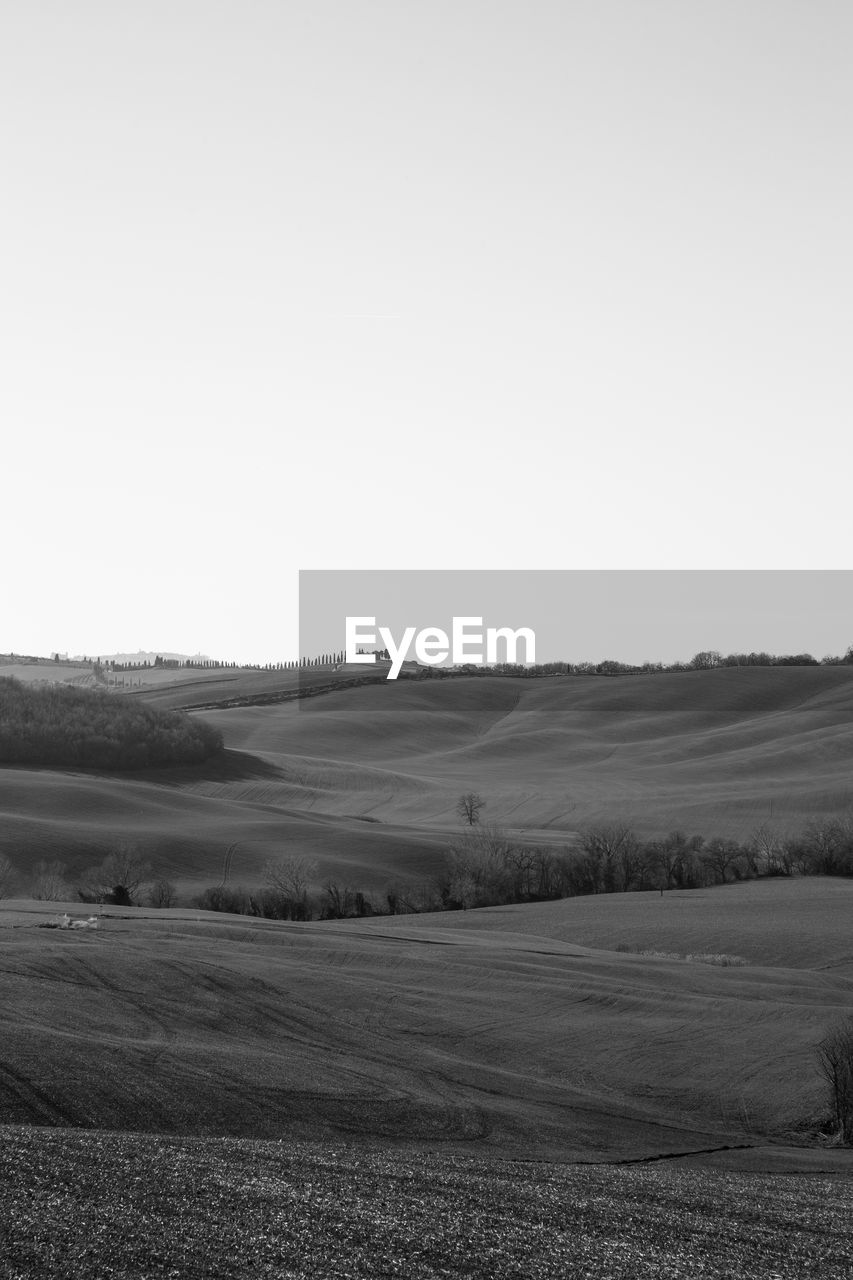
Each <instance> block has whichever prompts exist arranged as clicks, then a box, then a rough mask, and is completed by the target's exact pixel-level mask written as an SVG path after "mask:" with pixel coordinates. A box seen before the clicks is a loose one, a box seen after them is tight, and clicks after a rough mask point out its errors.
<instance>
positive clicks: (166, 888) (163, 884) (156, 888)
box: [148, 877, 178, 907]
mask: <svg viewBox="0 0 853 1280" xmlns="http://www.w3.org/2000/svg"><path fill="white" fill-rule="evenodd" d="M177 896H178V891H177V889H176V888H175V886H174V885H173V884H172V881H171V880H166V879H164V878H163V877H161V878H160V879H159V880H155V881H154V883H153V884H152V886H151V888H150V889H149V890H148V902H149V905H150V906H152V907H173V906H174V905H175V899H176V897H177Z"/></svg>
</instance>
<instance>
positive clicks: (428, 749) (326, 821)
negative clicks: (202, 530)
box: [0, 667, 853, 893]
mask: <svg viewBox="0 0 853 1280" xmlns="http://www.w3.org/2000/svg"><path fill="white" fill-rule="evenodd" d="M328 674H329V673H326V675H328ZM321 675H323V673H321ZM329 678H331V676H329ZM288 682H289V683H288ZM295 684H296V675H295V673H287V672H284V673H275V672H260V673H259V672H244V673H240V672H236V673H227V674H223V673H216V674H215V676H214V677H210V680H209V683H208V679H207V678H204V679H195V678H194V679H193V680H192V681H189V682H183V683H180V682H179V683H178V684H175V685H163V686H162V687H160V688H159V689H151V690H148V691H143V693H142V694H141V695H139V696H143V697H144V698H145V699H146V700H149V701H152V702H153V704H154V705H156V706H160V707H164V708H168V707H170V706H181V705H183V704H185V703H186V702H187V701H193V700H194V701H195V702H198V700H199V698H200V697H201V694H202V692H204V696H205V697H207V696H210V697H214V696H215V698H219V699H221V698H223V697H227V699H229V700H233V698H232V695H233V696H234V697H237V696H238V695H239V698H242V699H244V700H245V699H247V698H254V697H268V696H269V697H275V696H278V695H281V696H285V695H287V696H289V695H290V693H292V692H293V690H294V688H295ZM291 686H292V687H291ZM235 691H236V692H235ZM194 714H198V715H200V716H202V717H203V718H205V719H207V720H209V721H210V722H211V723H212V724H214V725H215V726H216V727H217V728H219V729H221V730H222V733H223V735H224V738H225V742H226V746H227V747H228V748H229V749H230V750H229V752H228V753H227V755H226V758H225V760H224V761H219V762H216V763H215V764H213V763H212V764H211V765H210V766H205V767H200V768H196V769H184V770H173V771H170V772H167V773H166V772H160V773H156V772H148V773H140V774H136V775H134V776H133V777H132V778H115V777H110V776H107V775H104V774H95V773H88V774H80V773H71V772H69V771H61V770H48V769H41V770H39V769H29V770H28V769H8V768H7V769H3V770H2V771H0V852H3V853H5V854H6V855H7V856H8V857H9V858H10V859H11V860H12V861H13V863H15V864H16V865H17V866H18V867H19V868H20V871H21V875H22V877H23V881H24V883H23V884H22V887H24V885H25V883H26V876H27V874H28V868H29V867H30V866H31V864H32V862H33V861H34V860H37V859H39V858H44V857H49V858H59V859H60V860H62V861H64V862H67V863H68V865H69V873H70V874H73V873H76V872H78V871H79V870H80V869H81V868H82V867H83V866H85V865H89V864H91V862H92V861H98V860H99V858H101V857H103V856H104V855H105V854H106V853H107V852H109V851H110V849H111V848H112V847H114V845H115V843H116V842H117V841H119V840H126V841H130V842H131V843H133V844H134V845H135V846H137V847H138V848H139V849H140V851H141V852H142V853H143V854H144V855H145V856H147V857H149V858H150V859H152V860H153V861H154V862H155V863H156V864H157V866H158V869H159V870H160V871H161V872H162V873H163V874H166V875H168V876H169V877H170V878H171V879H173V880H176V881H177V882H178V884H179V886H180V887H181V888H182V889H183V890H184V891H185V892H188V893H189V892H195V891H197V890H198V888H200V887H203V886H204V885H207V884H210V883H213V882H215V881H216V878H217V876H218V873H219V869H220V868H221V866H222V861H223V858H224V855H225V851H226V849H227V848H228V847H229V846H234V845H236V846H237V847H236V849H235V850H234V853H233V857H232V867H233V871H232V878H233V880H234V881H236V882H240V881H245V882H248V883H252V882H256V881H257V880H258V878H259V877H260V875H261V872H262V868H263V865H264V863H265V861H266V860H267V859H268V858H270V857H276V856H281V855H282V854H283V853H288V854H304V855H307V856H309V857H312V858H315V859H316V860H317V861H318V864H319V867H318V879H319V880H320V881H322V880H323V879H325V878H326V877H327V876H332V877H333V878H336V879H337V878H344V879H346V880H347V882H348V883H350V884H351V885H353V886H355V887H358V888H362V889H365V890H368V891H373V892H381V891H382V890H383V889H385V888H386V887H387V886H388V885H389V882H391V881H392V880H395V879H402V880H408V881H413V880H419V879H423V878H424V877H426V876H428V875H430V874H431V872H432V871H433V870H434V868H435V867H436V864H437V861H438V860H439V859H440V857H441V853H442V850H443V849H444V848H445V847H446V845H447V843H448V841H449V840H450V839H451V838H452V837H453V835H454V834H455V833H457V832H458V822H457V819H456V817H455V814H454V807H455V803H456V800H457V798H458V796H459V793H460V792H461V791H463V790H469V789H471V790H475V791H478V792H479V793H480V794H481V795H482V796H483V797H484V799H485V800H486V809H485V810H484V817H485V818H486V819H487V820H488V821H490V822H495V823H499V824H503V825H505V826H506V827H507V828H508V829H509V830H510V831H511V832H512V833H513V834H514V836H515V837H516V838H517V839H519V840H521V841H525V842H528V843H550V844H553V845H556V846H562V845H565V844H566V843H567V842H570V841H571V840H572V839H573V838H574V837H575V834H576V832H577V830H578V829H579V828H580V827H582V826H584V825H587V824H593V823H596V822H601V821H604V820H612V819H619V820H622V821H626V822H629V823H631V824H633V825H634V826H635V827H636V829H637V830H638V832H639V833H640V834H645V835H653V834H660V833H664V832H666V831H668V830H671V829H673V828H675V827H681V828H683V829H686V830H687V831H689V832H698V833H700V834H703V835H705V836H710V835H713V834H723V835H725V834H728V835H732V836H735V837H738V838H746V837H747V836H748V835H749V833H750V832H751V831H753V830H754V829H755V828H756V827H757V826H759V825H760V824H765V825H770V826H771V827H772V828H773V829H774V830H776V831H777V832H778V833H780V834H784V833H786V832H787V831H791V830H796V829H798V828H799V827H801V826H802V825H803V824H804V823H805V822H806V821H808V820H809V819H810V818H812V817H815V816H821V817H822V816H825V815H828V814H839V813H845V812H849V811H850V807H851V802H853V783H851V772H850V764H851V760H853V668H849V667H815V668H781V667H780V668H748V669H740V670H738V669H726V670H720V671H705V672H687V673H679V674H673V675H666V676H646V677H622V678H619V679H607V678H605V677H577V678H563V679H549V680H515V679H505V680H502V679H495V678H482V679H481V678H471V679H458V680H456V679H454V680H444V681H440V680H437V681H402V682H398V683H396V684H391V683H388V682H381V683H378V684H373V685H369V686H364V687H358V688H349V689H344V690H338V691H335V692H330V693H326V694H323V695H322V696H319V697H312V698H308V699H304V700H301V701H296V700H290V701H286V702H283V703H280V704H276V705H238V706H232V707H229V708H227V709H220V710H208V711H200V712H197V713H194Z"/></svg>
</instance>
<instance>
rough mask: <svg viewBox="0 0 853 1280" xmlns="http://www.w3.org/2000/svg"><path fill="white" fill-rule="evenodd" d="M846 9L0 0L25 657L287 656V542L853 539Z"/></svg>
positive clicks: (796, 550)
mask: <svg viewBox="0 0 853 1280" xmlns="http://www.w3.org/2000/svg"><path fill="white" fill-rule="evenodd" d="M851 37H853V8H851V6H850V5H849V3H847V0H838V2H834V0H814V2H813V3H806V2H805V0H799V2H797V3H789V2H788V0H714V3H707V2H706V0H595V2H594V3H593V2H592V0H589V2H585V3H577V2H574V0H511V2H509V3H507V2H506V0H452V2H450V0H310V2H309V0H304V2H300V3H294V2H292V0H240V2H239V3H236V2H234V3H231V2H223V0H168V2H164V0H75V3H74V4H68V3H67V2H66V0H40V2H39V3H38V4H34V3H32V2H31V0H4V3H3V4H2V6H0V165H2V168H0V173H2V181H3V198H2V201H0V299H2V306H0V361H2V368H0V430H2V452H0V458H2V465H3V481H4V483H3V489H2V504H0V537H2V543H0V545H2V548H3V553H4V554H3V564H2V595H0V601H2V603H0V652H2V651H8V650H15V651H17V652H44V653H48V652H50V651H52V650H54V649H58V650H62V651H65V650H68V651H70V652H72V653H75V652H88V653H91V652H93V651H94V652H101V653H104V652H111V651H116V650H118V651H127V650H135V649H137V648H145V649H157V648H161V649H168V650H177V651H184V652H189V653H193V652H197V651H204V652H207V653H211V654H214V655H216V656H220V657H223V658H229V657H230V658H235V659H238V660H260V661H266V660H270V659H277V658H282V657H288V656H292V655H293V654H294V653H295V649H296V595H297V571H298V570H299V569H356V568H376V569H405V568H412V569H414V568H417V569H449V568H471V569H474V568H482V569H602V568H609V569H614V568H619V569H639V568H643V569H647V568H656V569H709V568H711V569H729V568H731V569H733V568H738V569H745V568H752V569H756V568H761V569H818V568H820V569H843V568H847V567H848V565H849V564H850V553H849V547H850V541H851V539H850V532H851V530H850V514H849V513H850V500H849V490H850V480H849V476H850V461H851V452H853V450H851V445H850V434H851V412H850V410H851V401H853V395H851V391H853V388H851V380H853V363H851V360H850V351H851V323H850V321H851V306H853V302H851V300H853V243H851V236H850V227H851V226H853V171H852V170H851V166H850V164H849V133H850V121H851V119H853V77H851V76H850V50H851V47H853V41H852V40H851ZM848 616H849V615H848ZM851 622H853V619H851ZM838 629H839V634H838V636H837V640H836V642H835V644H834V645H833V644H832V643H830V644H829V646H828V647H830V648H837V649H840V650H841V651H843V650H844V648H846V646H847V644H849V643H851V641H853V626H845V625H844V620H843V619H842V621H841V623H839V628H838ZM822 634H823V631H821V635H822ZM664 638H665V631H664V623H663V621H662V622H661V639H662V641H663V639H664ZM653 640H654V637H653V636H652V637H650V639H649V645H650V646H651V645H652V642H653ZM768 645H769V646H770V647H774V648H775V647H778V648H784V647H785V645H784V644H783V643H780V644H779V645H778V646H775V645H772V642H771V641H768ZM820 646H821V642H819V641H817V640H815V641H814V642H813V644H806V646H805V647H807V648H812V647H818V648H820ZM709 647H715V646H713V639H712V637H709ZM661 653H662V654H663V653H664V645H663V643H662V645H661ZM590 656H602V655H590ZM609 656H615V657H620V656H622V655H621V654H616V653H614V654H612V655H609ZM648 656H657V654H653V653H651V652H650V653H649V655H648ZM688 656H689V655H688Z"/></svg>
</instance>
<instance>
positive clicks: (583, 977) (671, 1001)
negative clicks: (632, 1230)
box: [0, 880, 853, 1160]
mask: <svg viewBox="0 0 853 1280" xmlns="http://www.w3.org/2000/svg"><path fill="white" fill-rule="evenodd" d="M850 889H851V886H850V884H849V883H848V882H846V881H836V882H828V881H815V880H801V881H796V882H794V883H793V884H788V883H785V884H779V883H778V882H761V883H759V884H749V885H743V886H733V887H731V888H726V889H721V890H707V891H702V892H699V893H684V894H676V893H673V894H669V895H665V896H664V897H663V898H662V899H661V898H658V897H655V896H654V895H649V894H645V895H640V894H632V895H625V899H624V901H625V902H629V903H632V904H633V922H631V921H629V920H628V919H627V917H626V916H625V915H624V914H623V915H622V916H617V917H615V918H614V922H613V924H612V926H611V928H610V932H609V933H608V927H607V924H606V922H605V921H604V920H603V919H602V918H599V920H598V922H597V923H596V922H595V921H594V920H592V919H591V917H590V914H589V912H588V911H587V910H586V907H587V900H584V899H570V900H567V901H565V902H562V903H556V904H552V905H553V906H554V907H555V908H558V909H559V910H555V912H554V913H553V914H551V913H549V912H547V911H546V909H545V908H544V907H536V906H533V907H525V906H520V907H512V908H507V909H504V910H502V911H483V912H465V913H461V912H460V913H455V914H453V915H449V914H440V915H436V916H417V917H413V916H409V917H396V918H384V919H379V918H375V919H372V920H365V921H341V922H328V923H322V924H320V923H313V924H291V923H277V922H271V921H260V920H252V919H246V918H243V917H227V916H216V915H213V916H211V915H206V914H204V913H191V912H186V911H184V912H181V911H177V910H172V911H164V912H159V913H157V912H153V911H148V912H141V911H134V910H132V909H131V910H127V911H124V912H118V911H116V910H113V911H112V912H108V913H107V914H106V915H105V916H104V918H103V919H102V920H101V924H100V928H99V929H98V930H97V931H94V932H91V933H88V932H70V931H64V930H59V929H46V928H42V927H40V926H42V925H45V924H50V923H54V922H55V920H56V913H55V911H54V912H51V911H45V909H44V908H45V904H33V903H30V904H27V903H20V904H14V903H12V904H4V908H3V910H2V911H0V1008H2V1014H3V1021H4V1038H3V1046H2V1050H0V1123H2V1122H5V1123H27V1122H30V1123H42V1124H54V1125H71V1126H78V1127H84V1128H85V1127H94V1128H112V1129H128V1130H136V1131H140V1130H143V1131H144V1130H147V1131H158V1132H173V1133H184V1134H191V1135H196V1136H206V1135H223V1134H227V1135H231V1136H235V1137H236V1136H245V1137H263V1138H278V1137H287V1138H289V1139H295V1138H299V1139H303V1140H317V1139H321V1138H328V1137H329V1136H330V1135H332V1136H333V1135H337V1136H338V1137H347V1136H349V1137H353V1136H355V1137H361V1138H365V1139H375V1138H382V1139H387V1140H393V1141H400V1142H413V1143H417V1144H420V1145H421V1146H431V1145H436V1144H437V1145H439V1146H441V1145H445V1144H451V1145H452V1146H453V1147H454V1148H456V1149H462V1150H467V1151H471V1152H479V1153H483V1152H488V1153H491V1154H495V1155H502V1156H520V1155H523V1156H525V1157H527V1158H540V1159H549V1160H551V1159H568V1158H584V1159H590V1158H595V1159H637V1158H643V1157H648V1156H653V1155H660V1154H672V1153H684V1152H689V1151H697V1150H708V1149H712V1148H719V1147H724V1146H732V1145H744V1146H752V1147H757V1146H766V1145H767V1144H768V1143H777V1144H778V1143H781V1144H783V1145H790V1144H791V1143H797V1142H799V1141H801V1140H805V1139H809V1140H814V1138H815V1136H816V1132H817V1128H818V1126H819V1123H820V1119H821V1116H822V1114H823V1110H824V1099H823V1096H822V1093H821V1090H820V1087H819V1082H818V1078H817V1074H816V1071H815V1069H814V1061H813V1050H814V1045H815V1043H816V1042H817V1040H818V1039H820V1036H821V1035H822V1034H823V1030H824V1028H825V1026H826V1025H827V1024H828V1023H830V1022H832V1021H833V1020H834V1019H835V1018H837V1017H838V1016H839V1015H840V1014H841V1013H842V1012H845V1011H846V1010H847V1009H849V1007H850V1004H851V996H853V976H852V975H851V964H850V955H849V951H847V953H846V956H845V950H844V946H845V939H844V928H845V921H849V918H850V912H849V909H850ZM622 901H623V899H619V898H617V897H613V898H609V899H608V902H613V903H615V904H616V903H621V902H622ZM648 913H654V916H655V918H656V919H657V920H658V921H659V922H660V923H662V922H663V921H664V920H666V930H667V931H666V933H665V941H666V944H667V945H666V950H667V951H670V952H674V953H677V954H680V955H683V956H685V957H686V956H688V955H691V954H695V953H697V952H700V953H705V952H707V951H709V950H710V949H711V947H712V934H713V930H714V929H718V928H719V921H720V920H721V919H722V918H723V917H725V916H727V915H729V916H730V917H731V919H732V920H733V921H734V924H733V925H732V928H733V929H736V928H738V925H740V932H739V933H738V935H737V936H735V934H734V933H732V935H731V940H732V943H733V944H734V945H736V950H737V952H738V954H740V955H744V954H745V953H751V955H750V959H751V961H752V963H749V964H746V965H742V966H740V967H719V966H718V965H714V964H707V963H699V962H695V961H690V960H688V959H672V958H657V957H655V956H647V955H642V954H636V953H634V952H633V951H630V952H628V951H619V950H612V949H608V948H609V947H615V946H619V945H624V939H625V938H626V937H628V936H631V931H632V930H642V929H644V928H646V927H648V926H649V920H648ZM810 918H811V919H813V920H816V919H820V920H822V921H823V922H824V927H823V928H822V929H821V930H820V931H819V933H818V939H819V941H816V942H814V943H812V944H811V945H810V946H808V945H807V944H806V941H805V938H804V934H803V932H802V931H801V932H800V933H798V928H799V924H798V922H799V921H800V919H805V920H808V919H810ZM703 921H704V924H703ZM747 922H748V923H747ZM774 933H776V934H778V936H779V937H781V938H783V939H784V938H786V937H790V938H791V939H793V941H792V944H791V952H792V954H791V956H790V957H785V956H782V957H781V958H780V957H779V955H778V947H777V943H776V942H775V941H774V938H773V935H774ZM633 936H635V937H638V935H637V934H636V933H635V934H634V935H633ZM657 936H663V935H662V934H661V932H660V924H659V928H658V935H657ZM581 938H583V939H584V940H583V941H579V940H577V939H581ZM752 938H754V939H755V941H754V942H753V941H752ZM798 939H799V941H798ZM590 941H594V942H595V946H591V945H589V944H590ZM638 941H639V942H642V941H643V938H642V937H638ZM827 1158H831V1159H835V1158H836V1153H832V1152H830V1153H828V1157H827Z"/></svg>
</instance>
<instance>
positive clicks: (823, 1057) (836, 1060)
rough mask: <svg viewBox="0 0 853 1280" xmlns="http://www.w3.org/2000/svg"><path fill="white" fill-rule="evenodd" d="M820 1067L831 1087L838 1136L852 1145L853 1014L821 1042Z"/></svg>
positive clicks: (844, 1019)
mask: <svg viewBox="0 0 853 1280" xmlns="http://www.w3.org/2000/svg"><path fill="white" fill-rule="evenodd" d="M817 1065H818V1071H819V1072H820V1074H821V1076H822V1077H823V1079H824V1080H825V1081H826V1083H827V1085H828V1086H829V1096H830V1102H831V1105H832V1112H833V1119H834V1122H835V1124H836V1126H837V1130H838V1134H839V1137H840V1138H841V1141H842V1142H843V1143H845V1144H847V1145H853V1015H850V1014H848V1016H847V1017H846V1018H842V1019H841V1021H840V1022H837V1023H836V1024H835V1026H834V1027H831V1028H830V1030H829V1031H828V1032H827V1034H826V1035H825V1036H824V1038H823V1039H822V1040H821V1042H820V1044H819V1045H818V1046H817Z"/></svg>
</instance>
